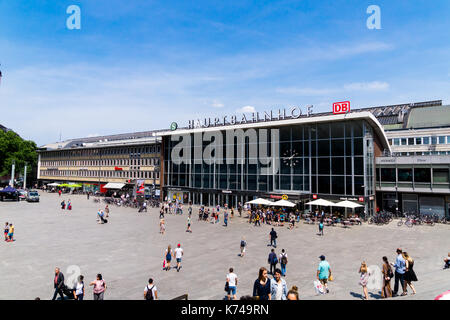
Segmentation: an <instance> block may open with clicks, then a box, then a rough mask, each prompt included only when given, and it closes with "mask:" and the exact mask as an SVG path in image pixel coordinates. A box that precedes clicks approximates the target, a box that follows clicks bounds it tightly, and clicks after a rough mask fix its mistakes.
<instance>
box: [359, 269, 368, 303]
mask: <svg viewBox="0 0 450 320" xmlns="http://www.w3.org/2000/svg"><path fill="white" fill-rule="evenodd" d="M359 275H360V277H359V284H360V285H361V286H362V287H363V293H364V300H369V295H368V294H367V283H368V282H369V276H370V273H369V270H368V269H367V264H366V263H365V262H364V261H363V262H362V263H361V267H360V268H359Z"/></svg>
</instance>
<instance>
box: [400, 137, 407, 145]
mask: <svg viewBox="0 0 450 320" xmlns="http://www.w3.org/2000/svg"><path fill="white" fill-rule="evenodd" d="M400 141H401V145H402V146H406V138H401V139H400Z"/></svg>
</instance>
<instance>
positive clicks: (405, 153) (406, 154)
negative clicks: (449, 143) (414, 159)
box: [392, 151, 450, 156]
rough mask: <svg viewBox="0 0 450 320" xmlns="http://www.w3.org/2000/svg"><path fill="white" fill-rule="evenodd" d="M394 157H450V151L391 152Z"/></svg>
mask: <svg viewBox="0 0 450 320" xmlns="http://www.w3.org/2000/svg"><path fill="white" fill-rule="evenodd" d="M392 155H394V156H430V155H432V156H438V155H441V156H444V155H450V151H427V152H392Z"/></svg>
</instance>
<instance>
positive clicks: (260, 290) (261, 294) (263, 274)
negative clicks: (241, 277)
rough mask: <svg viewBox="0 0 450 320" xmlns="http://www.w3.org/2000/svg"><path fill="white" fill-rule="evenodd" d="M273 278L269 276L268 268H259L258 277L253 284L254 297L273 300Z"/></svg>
mask: <svg viewBox="0 0 450 320" xmlns="http://www.w3.org/2000/svg"><path fill="white" fill-rule="evenodd" d="M270 282H271V280H270V279H269V278H268V276H267V269H266V268H264V267H261V268H260V269H259V274H258V279H256V280H255V282H254V284H253V297H255V298H256V299H257V300H271V298H272V294H271V291H270V289H271V286H270Z"/></svg>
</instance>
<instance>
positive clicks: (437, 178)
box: [433, 169, 449, 183]
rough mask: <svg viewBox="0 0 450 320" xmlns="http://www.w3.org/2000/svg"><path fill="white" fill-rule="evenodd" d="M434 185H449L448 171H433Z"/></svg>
mask: <svg viewBox="0 0 450 320" xmlns="http://www.w3.org/2000/svg"><path fill="white" fill-rule="evenodd" d="M433 182H434V183H449V177H448V169H433Z"/></svg>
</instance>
